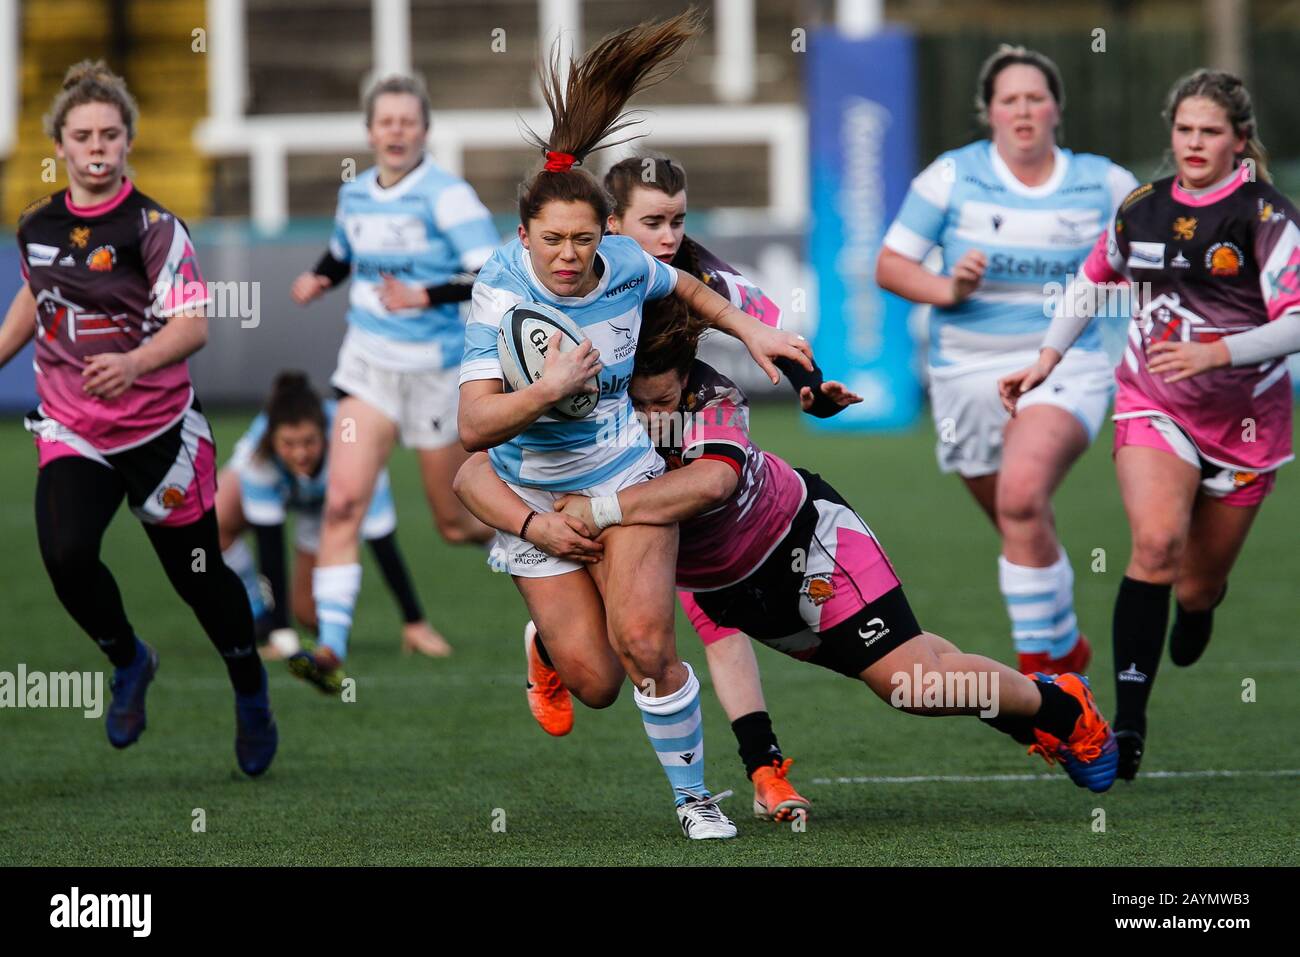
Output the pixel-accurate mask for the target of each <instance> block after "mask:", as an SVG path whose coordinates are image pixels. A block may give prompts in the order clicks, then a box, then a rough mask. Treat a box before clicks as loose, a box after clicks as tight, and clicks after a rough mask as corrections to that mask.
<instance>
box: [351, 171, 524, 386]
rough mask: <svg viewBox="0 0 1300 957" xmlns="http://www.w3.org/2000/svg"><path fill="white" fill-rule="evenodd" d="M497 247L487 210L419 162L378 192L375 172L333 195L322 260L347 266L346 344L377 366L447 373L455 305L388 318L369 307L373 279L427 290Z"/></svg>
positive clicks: (458, 326) (457, 349) (458, 332)
mask: <svg viewBox="0 0 1300 957" xmlns="http://www.w3.org/2000/svg"><path fill="white" fill-rule="evenodd" d="M500 243H501V237H500V236H499V235H498V234H497V231H496V227H495V226H493V225H492V217H491V214H489V213H488V211H487V208H486V207H485V206H484V205H483V204H482V202H480V201H479V198H478V195H477V194H476V193H475V192H474V189H473V187H471V186H470V185H469V184H468V183H466V182H465V181H464V180H462V179H460V178H459V177H457V176H453V175H452V174H451V173H448V172H447V171H446V170H444V169H441V168H439V167H438V166H435V165H434V162H433V159H432V158H431V157H430V156H429V155H428V154H425V156H424V158H423V159H422V160H421V161H420V164H419V165H418V166H416V167H415V169H413V170H411V172H409V173H407V174H406V176H404V177H402V179H401V180H400V181H399V182H397V183H395V184H393V185H392V186H390V187H388V188H384V187H382V186H380V185H379V171H378V168H377V167H372V168H371V169H368V170H366V171H365V172H364V173H362V174H361V175H360V176H358V177H357V178H356V179H355V180H353V181H352V182H350V183H344V184H343V186H342V187H340V189H339V202H338V209H337V211H336V212H335V214H334V232H333V234H332V235H331V236H330V244H329V247H330V254H331V255H332V256H333V257H334V258H335V259H338V260H341V261H342V262H346V263H349V264H351V266H352V288H351V290H350V291H349V300H348V301H349V307H348V315H347V319H348V340H349V344H350V345H352V346H353V347H354V348H357V349H360V350H361V351H362V353H363V354H364V355H366V356H367V357H368V358H370V359H371V360H372V361H373V362H374V363H375V364H376V365H378V366H380V367H381V368H386V369H392V370H395V371H431V370H436V369H450V368H453V367H454V366H456V365H457V364H459V362H460V359H461V354H462V350H463V348H464V328H463V324H462V322H461V318H460V308H459V306H458V304H456V303H446V304H443V305H440V306H431V307H430V308H428V309H399V310H397V311H393V312H390V311H389V310H387V309H385V308H384V307H383V305H382V304H381V303H380V301H379V291H380V290H381V289H382V287H383V276H382V274H383V273H389V274H391V275H392V276H393V277H394V278H396V279H398V280H399V281H401V282H404V283H406V284H408V285H416V286H437V285H442V284H444V283H446V282H448V281H449V280H450V279H451V278H452V277H453V276H455V275H456V274H457V273H461V272H474V271H476V270H478V269H479V268H480V267H481V266H482V265H483V263H485V262H487V259H488V257H489V256H490V255H492V250H494V249H496V247H497V246H499V245H500Z"/></svg>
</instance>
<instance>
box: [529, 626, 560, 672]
mask: <svg viewBox="0 0 1300 957" xmlns="http://www.w3.org/2000/svg"><path fill="white" fill-rule="evenodd" d="M533 647H534V648H536V649H537V657H538V658H541V659H542V664H544V665H546V667H548V668H554V667H555V665H554V664H552V662H551V656H550V655H548V654H547V653H546V646H545V645H544V644H542V636H541V635H540V634H538V633H534V634H533Z"/></svg>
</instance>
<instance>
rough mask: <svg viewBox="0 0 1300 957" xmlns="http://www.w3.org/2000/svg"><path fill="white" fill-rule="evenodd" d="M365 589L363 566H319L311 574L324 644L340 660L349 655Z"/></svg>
mask: <svg viewBox="0 0 1300 957" xmlns="http://www.w3.org/2000/svg"><path fill="white" fill-rule="evenodd" d="M360 591H361V566H360V565H358V564H355V563H354V564H352V565H325V566H321V565H317V566H316V568H315V570H313V571H312V573H311V594H312V597H313V598H314V599H315V600H316V623H317V627H318V628H319V630H320V643H321V644H322V645H324V646H325V647H326V648H329V649H330V650H331V651H333V652H334V654H336V655H338V656H339V658H340V659H342V658H346V657H347V654H348V635H349V634H350V633H351V631H352V610H353V609H354V608H355V607H356V604H357V594H358V593H359V592H360Z"/></svg>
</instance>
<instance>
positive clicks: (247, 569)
mask: <svg viewBox="0 0 1300 957" xmlns="http://www.w3.org/2000/svg"><path fill="white" fill-rule="evenodd" d="M221 557H222V558H223V559H225V562H226V564H227V565H228V566H229V567H230V570H231V571H232V572H234V573H235V574H236V575H238V576H239V580H240V582H241V583H243V586H244V591H246V592H248V603H249V604H250V605H251V606H252V607H253V620H254V621H257V620H258V619H259V618H261V617H262V616H263V615H265V614H266V613H267V612H268V611H269V610H270V609H268V608H267V607H266V601H265V599H263V597H262V583H261V581H259V580H258V577H257V568H256V567H255V566H254V565H253V553H252V552H250V551H249V550H248V544H247V543H246V542H245V541H244V540H243V539H242V538H237V539H235V541H234V544H233V545H231V546H230V547H229V548H227V549H226V550H225V551H224V552H222V553H221Z"/></svg>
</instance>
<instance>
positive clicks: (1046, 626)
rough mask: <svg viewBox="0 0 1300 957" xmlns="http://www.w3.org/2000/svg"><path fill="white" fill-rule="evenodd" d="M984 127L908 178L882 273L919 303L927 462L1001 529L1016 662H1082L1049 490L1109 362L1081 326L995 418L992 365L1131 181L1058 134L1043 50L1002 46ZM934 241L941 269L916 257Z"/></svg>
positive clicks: (1102, 395) (1053, 84)
mask: <svg viewBox="0 0 1300 957" xmlns="http://www.w3.org/2000/svg"><path fill="white" fill-rule="evenodd" d="M976 104H977V106H978V108H979V117H980V121H981V122H982V123H983V124H984V125H985V126H986V127H987V128H988V129H989V134H990V137H989V139H988V140H979V141H977V142H975V143H971V144H969V145H968V146H964V147H962V148H961V149H958V150H953V151H951V152H948V153H944V154H943V155H942V156H940V157H939V158H938V159H937V160H935V161H934V163H932V164H931V165H930V166H929V167H928V168H927V169H926V170H925V171H924V172H922V173H921V174H920V175H919V176H917V178H916V179H915V180H913V181H912V188H911V190H910V191H909V192H908V194H907V198H906V199H905V200H904V201H903V207H902V209H901V210H899V213H898V218H897V219H896V220H895V221H894V224H893V225H892V226H891V227H890V229H889V232H888V233H887V234H886V235H885V240H884V248H883V249H882V250H881V253H880V260H879V263H878V264H877V267H876V280H877V282H878V283H879V284H880V286H881V288H884V289H888V290H890V291H891V292H895V293H897V294H898V295H900V296H903V297H905V298H907V299H910V300H912V301H913V302H918V303H929V304H931V305H932V306H933V307H934V308H933V309H932V310H931V312H930V348H929V364H930V369H929V371H930V404H931V410H932V412H933V414H934V423H935V428H936V429H937V430H938V432H939V443H938V446H937V450H938V456H939V467H940V469H941V470H942V471H944V472H957V473H958V474H959V475H961V477H962V481H963V482H964V483H965V484H966V487H967V489H969V490H970V493H971V494H972V495H973V496H974V498H975V500H976V502H978V503H979V505H980V507H981V508H982V509H983V510H984V512H985V513H986V514H987V515H988V516H989V518H990V519H992V520H993V522H994V524H995V525H996V526H997V528H998V531H999V534H1000V536H1001V538H1002V554H1001V555H1000V556H999V558H998V581H999V585H1000V587H1001V590H1002V597H1003V600H1004V601H1005V603H1006V607H1007V614H1008V616H1009V617H1010V619H1011V634H1012V640H1013V642H1014V644H1015V648H1016V652H1017V655H1018V659H1019V663H1020V670H1021V671H1024V672H1026V673H1029V672H1035V671H1045V672H1049V673H1051V672H1063V671H1077V672H1082V671H1085V670H1086V669H1087V667H1088V662H1089V661H1090V660H1091V657H1092V653H1091V650H1090V648H1089V646H1088V641H1087V639H1086V638H1085V637H1084V636H1082V635H1081V634H1080V633H1079V628H1078V622H1077V619H1076V618H1075V613H1074V572H1073V570H1072V569H1071V567H1070V560H1069V558H1068V556H1067V555H1066V553H1065V549H1064V548H1062V547H1061V543H1060V541H1059V540H1058V539H1057V536H1056V525H1055V521H1054V520H1053V517H1052V506H1051V497H1052V494H1053V492H1055V491H1056V488H1057V487H1058V486H1059V485H1060V483H1061V481H1062V480H1063V479H1064V478H1065V473H1066V472H1067V471H1068V470H1069V468H1070V466H1071V465H1073V464H1074V462H1075V461H1076V460H1077V459H1078V458H1079V456H1080V455H1082V454H1083V452H1084V450H1085V449H1087V447H1088V444H1089V443H1090V442H1091V441H1092V440H1093V439H1094V438H1095V437H1096V435H1097V431H1098V429H1100V428H1101V423H1102V420H1103V419H1104V418H1105V415H1106V410H1107V408H1109V406H1110V399H1111V394H1112V391H1113V383H1112V376H1111V363H1110V361H1109V360H1108V359H1107V357H1106V354H1105V353H1104V352H1103V351H1102V342H1101V334H1100V331H1099V330H1098V329H1092V330H1090V331H1089V332H1088V333H1087V335H1086V336H1085V337H1084V338H1083V339H1082V340H1081V341H1080V343H1079V346H1078V348H1077V349H1076V350H1075V351H1074V352H1072V353H1071V354H1070V357H1069V360H1068V361H1067V362H1065V363H1064V364H1063V365H1062V366H1061V368H1060V369H1058V370H1057V371H1056V373H1055V374H1054V375H1053V376H1052V381H1051V382H1049V383H1048V387H1047V388H1046V389H1041V390H1039V391H1038V392H1035V393H1034V394H1033V396H1027V397H1026V402H1025V404H1024V405H1023V407H1022V410H1021V414H1019V415H1017V416H1016V418H1015V420H1014V421H1009V420H1008V416H1007V413H1006V410H1004V409H1003V408H1002V403H1001V402H1000V401H999V399H998V390H997V381H998V378H999V377H1000V376H1004V375H1006V374H1007V373H1009V372H1012V371H1014V370H1016V369H1019V368H1022V367H1023V366H1025V365H1026V364H1028V363H1030V362H1032V361H1033V359H1034V356H1035V355H1036V354H1037V350H1038V346H1039V344H1040V343H1041V342H1042V337H1043V333H1044V331H1045V330H1046V328H1047V315H1046V312H1045V309H1044V305H1043V304H1044V301H1045V299H1046V297H1047V290H1046V286H1047V284H1049V283H1058V284H1062V285H1063V284H1064V283H1065V281H1066V280H1067V278H1068V277H1069V276H1070V275H1071V274H1072V273H1073V272H1074V271H1075V270H1077V269H1078V268H1079V264H1080V263H1082V262H1083V259H1084V257H1085V256H1086V255H1087V254H1088V250H1089V249H1090V248H1091V247H1092V244H1093V242H1094V241H1095V240H1096V238H1097V236H1098V235H1099V234H1100V233H1101V232H1102V230H1103V228H1104V227H1105V224H1106V222H1107V220H1108V219H1109V217H1110V215H1111V213H1113V212H1114V210H1115V207H1116V206H1117V205H1118V204H1119V201H1120V199H1122V198H1123V197H1124V196H1125V195H1127V193H1128V192H1129V191H1130V190H1132V189H1133V187H1134V186H1136V185H1137V181H1136V180H1135V179H1134V178H1133V175H1132V174H1131V173H1129V172H1128V171H1127V170H1125V169H1123V168H1122V167H1119V166H1116V165H1115V164H1114V163H1112V162H1111V161H1110V160H1108V159H1106V158H1105V157H1102V156H1093V155H1089V154H1086V153H1072V152H1070V151H1069V150H1066V149H1061V148H1059V147H1058V146H1057V145H1056V131H1057V127H1058V125H1059V124H1060V120H1061V111H1062V109H1063V107H1064V104H1065V93H1064V90H1063V89H1062V86H1061V77H1060V73H1059V71H1058V70H1057V68H1056V64H1054V63H1053V62H1052V61H1051V60H1049V59H1048V58H1047V57H1045V56H1043V55H1042V54H1040V53H1036V52H1034V51H1031V50H1025V49H1024V48H1023V47H1008V46H1003V47H1001V48H1000V49H999V50H998V51H997V52H996V53H995V54H993V56H991V57H989V58H988V59H987V60H986V61H985V62H984V65H983V67H982V68H981V70H980V75H979V82H978V84H977V87H976ZM935 245H938V246H940V247H941V248H942V250H943V268H942V271H941V273H940V274H938V275H936V274H935V273H932V272H930V271H929V270H928V269H926V268H925V267H924V266H923V265H922V264H921V261H922V260H923V259H924V258H925V257H926V254H927V253H928V252H929V251H930V250H931V249H932V248H933V247H934V246H935Z"/></svg>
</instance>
